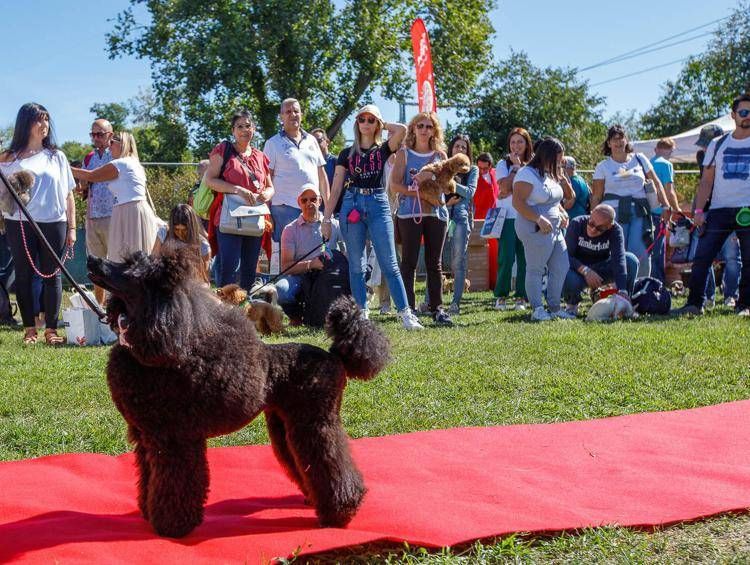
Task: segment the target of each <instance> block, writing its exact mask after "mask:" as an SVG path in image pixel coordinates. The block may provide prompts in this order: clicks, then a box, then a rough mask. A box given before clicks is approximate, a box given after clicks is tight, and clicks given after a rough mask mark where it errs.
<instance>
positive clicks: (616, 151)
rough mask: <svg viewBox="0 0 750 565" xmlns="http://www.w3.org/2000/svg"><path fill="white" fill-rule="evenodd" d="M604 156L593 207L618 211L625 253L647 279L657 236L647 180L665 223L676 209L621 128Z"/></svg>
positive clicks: (597, 174)
mask: <svg viewBox="0 0 750 565" xmlns="http://www.w3.org/2000/svg"><path fill="white" fill-rule="evenodd" d="M602 153H604V155H605V156H606V157H607V158H606V159H605V160H604V161H601V162H600V163H599V164H598V165H597V166H596V169H595V170H594V180H593V183H592V194H591V207H592V208H594V207H595V206H596V205H597V204H599V203H601V202H605V203H606V204H609V205H610V206H612V207H613V208H614V209H615V210H616V212H617V223H618V224H620V226H622V231H623V234H624V235H625V251H630V252H631V253H633V254H634V255H635V256H636V257H638V259H639V260H640V262H641V264H640V267H639V269H638V276H640V277H647V276H649V275H650V274H651V257H650V256H649V254H648V253H646V249H647V248H648V246H649V245H650V244H651V242H652V241H653V238H654V236H655V233H654V225H653V221H652V219H651V209H650V205H649V203H648V200H647V198H646V192H645V190H644V183H645V182H646V179H649V180H651V181H653V183H654V186H655V188H656V194H657V197H658V199H659V202H660V203H661V204H662V205H663V208H662V219H664V220H665V221H667V220H668V219H669V217H670V216H671V214H672V208H671V207H670V204H669V202H668V201H667V196H666V193H665V192H664V188H663V187H662V185H661V182H660V181H659V177H657V176H656V173H654V168H653V166H652V165H651V162H650V161H649V160H648V158H647V157H646V156H645V155H643V154H642V153H635V152H633V146H632V145H631V144H630V141H628V136H627V134H626V133H625V130H624V129H623V127H622V126H621V125H614V126H612V127H611V128H609V131H608V132H607V139H606V140H605V141H604V144H603V145H602Z"/></svg>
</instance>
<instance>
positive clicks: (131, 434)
mask: <svg viewBox="0 0 750 565" xmlns="http://www.w3.org/2000/svg"><path fill="white" fill-rule="evenodd" d="M128 438H129V439H130V441H131V442H132V443H134V444H135V450H134V452H135V464H136V465H137V466H138V509H139V510H140V511H141V514H142V515H143V517H144V518H145V519H146V520H148V481H149V474H150V469H149V465H148V458H147V456H146V448H145V447H143V445H142V444H141V437H140V432H138V430H137V429H135V428H133V427H130V428H128Z"/></svg>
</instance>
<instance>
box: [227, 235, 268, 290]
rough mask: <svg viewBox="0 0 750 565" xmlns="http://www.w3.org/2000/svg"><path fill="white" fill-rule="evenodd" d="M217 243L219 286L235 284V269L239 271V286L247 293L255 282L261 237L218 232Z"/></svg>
mask: <svg viewBox="0 0 750 565" xmlns="http://www.w3.org/2000/svg"><path fill="white" fill-rule="evenodd" d="M216 238H217V241H218V243H219V261H220V263H219V282H218V285H219V286H225V285H228V284H232V283H236V282H237V269H238V268H239V271H240V286H241V287H242V288H244V289H245V290H247V291H249V290H250V288H251V287H252V286H253V283H254V282H255V272H256V271H257V269H258V256H259V255H260V244H261V241H262V240H263V238H262V237H252V236H249V235H234V234H228V233H221V232H218V233H217V234H216Z"/></svg>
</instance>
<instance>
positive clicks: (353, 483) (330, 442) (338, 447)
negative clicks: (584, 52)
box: [288, 413, 367, 528]
mask: <svg viewBox="0 0 750 565" xmlns="http://www.w3.org/2000/svg"><path fill="white" fill-rule="evenodd" d="M289 425H290V430H289V434H288V437H289V440H290V442H291V448H292V450H293V452H294V455H295V458H296V460H297V466H298V468H299V469H300V470H301V471H302V474H303V476H304V480H305V484H306V485H307V487H308V489H309V493H310V498H311V502H312V503H313V505H314V506H315V511H316V513H317V515H318V522H319V523H320V525H321V526H322V527H324V528H325V527H344V526H346V525H347V524H348V523H349V522H350V521H351V519H352V518H353V517H354V515H355V514H356V513H357V509H358V508H359V506H360V504H361V503H362V498H363V497H364V495H365V492H366V490H367V489H366V488H365V485H364V481H363V480H362V475H361V474H360V472H359V470H358V469H357V467H356V466H355V465H354V462H353V461H352V458H351V454H350V453H349V438H348V436H347V435H346V432H345V431H344V428H343V426H342V425H341V420H340V419H339V417H338V414H337V413H336V414H329V415H326V416H324V417H322V418H320V419H319V420H312V421H293V422H292V421H290V422H289Z"/></svg>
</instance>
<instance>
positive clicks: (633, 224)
mask: <svg viewBox="0 0 750 565" xmlns="http://www.w3.org/2000/svg"><path fill="white" fill-rule="evenodd" d="M620 226H622V232H623V235H624V236H625V251H630V252H631V253H632V254H634V255H635V256H636V257H637V258H638V260H639V261H640V264H639V266H638V276H639V277H648V276H651V258H650V257H649V256H648V255H647V254H646V244H645V243H644V242H643V218H639V217H637V216H636V215H635V207H634V209H633V215H632V216H631V217H630V221H629V222H628V223H626V224H620Z"/></svg>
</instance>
